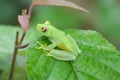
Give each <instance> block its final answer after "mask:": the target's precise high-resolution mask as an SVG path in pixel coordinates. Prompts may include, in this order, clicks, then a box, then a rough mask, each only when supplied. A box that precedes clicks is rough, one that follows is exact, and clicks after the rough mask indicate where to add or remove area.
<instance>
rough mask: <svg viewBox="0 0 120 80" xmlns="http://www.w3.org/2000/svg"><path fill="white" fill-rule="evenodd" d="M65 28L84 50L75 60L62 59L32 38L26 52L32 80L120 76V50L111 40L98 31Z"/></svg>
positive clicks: (92, 79)
mask: <svg viewBox="0 0 120 80" xmlns="http://www.w3.org/2000/svg"><path fill="white" fill-rule="evenodd" d="M65 32H67V33H69V34H71V36H72V37H73V38H74V39H75V40H76V42H77V44H78V45H79V48H80V49H81V51H82V53H81V54H80V55H79V56H78V58H77V59H76V60H74V61H72V62H69V61H68V62H67V61H59V60H56V59H54V58H52V57H48V56H46V55H45V54H44V53H43V52H42V51H41V50H37V49H35V47H36V46H37V45H36V43H35V41H33V43H32V44H31V45H30V48H29V49H28V52H27V55H26V57H27V59H26V67H27V68H26V69H27V73H28V79H29V80H120V52H119V51H117V50H116V48H115V47H114V46H113V45H112V44H110V43H109V42H108V41H107V40H105V39H104V38H103V37H102V36H101V35H100V34H99V33H97V32H95V31H91V30H88V31H87V30H66V31H65ZM37 40H39V41H43V42H44V40H45V39H44V40H42V39H41V37H40V38H38V39H37Z"/></svg>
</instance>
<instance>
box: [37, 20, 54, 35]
mask: <svg viewBox="0 0 120 80" xmlns="http://www.w3.org/2000/svg"><path fill="white" fill-rule="evenodd" d="M53 28H54V27H53V26H52V25H51V24H50V22H49V21H45V23H44V24H37V26H36V29H37V30H38V32H40V34H41V35H44V36H48V37H50V36H51V32H52V31H53Z"/></svg>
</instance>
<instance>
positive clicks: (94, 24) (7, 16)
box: [0, 0, 120, 80]
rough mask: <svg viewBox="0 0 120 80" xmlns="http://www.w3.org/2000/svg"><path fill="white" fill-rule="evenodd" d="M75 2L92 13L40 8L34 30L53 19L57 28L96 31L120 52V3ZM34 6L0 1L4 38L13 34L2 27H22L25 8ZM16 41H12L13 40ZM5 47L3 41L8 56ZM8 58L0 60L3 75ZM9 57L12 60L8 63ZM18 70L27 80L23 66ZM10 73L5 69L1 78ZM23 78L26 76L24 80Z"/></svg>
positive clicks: (35, 13) (114, 0)
mask: <svg viewBox="0 0 120 80" xmlns="http://www.w3.org/2000/svg"><path fill="white" fill-rule="evenodd" d="M71 1H73V2H75V3H77V4H78V5H79V6H82V7H84V8H86V9H88V10H89V11H90V13H89V14H88V13H85V12H82V11H79V10H75V9H71V8H66V7H55V6H36V7H35V8H34V9H33V12H32V18H31V22H30V26H31V27H33V29H34V28H35V26H36V24H38V23H43V22H44V21H46V20H49V21H51V23H52V24H53V25H54V26H56V27H58V28H60V29H63V30H64V29H69V28H76V29H84V30H88V29H91V30H95V31H98V32H100V33H101V34H102V35H103V37H105V38H106V39H107V40H108V41H109V42H111V43H112V44H113V45H114V46H116V47H117V49H119V50H120V35H119V34H120V0H77V1H76V0H71ZM30 3H31V0H12V1H11V0H0V29H1V30H0V31H1V32H0V37H2V36H4V33H5V32H9V30H7V31H6V30H5V29H3V30H2V28H1V26H2V27H8V25H11V26H12V27H13V28H16V27H18V26H19V24H18V22H17V16H18V15H19V14H21V10H22V9H24V8H27V9H28V8H29V5H30ZM8 28H9V27H8ZM13 34H14V33H13ZM8 36H9V35H8ZM13 38H14V37H13ZM13 38H9V39H11V40H12V39H13ZM8 41H9V40H7V39H6V42H8ZM12 42H14V41H12ZM11 44H12V43H11ZM13 44H14V43H13ZM6 45H8V46H9V44H7V43H6ZM2 46H3V43H2V42H1V41H0V52H1V51H3V53H4V52H5V50H3V49H2V48H1V47H2ZM10 49H11V48H10ZM11 50H12V49H11ZM11 53H12V52H11ZM4 58H5V59H4ZM4 58H2V59H1V60H0V73H1V72H2V71H3V69H4V68H5V67H4V66H7V67H8V65H10V61H9V58H10V59H11V57H9V56H7V57H4ZM6 58H7V59H8V60H6ZM19 59H21V58H19ZM19 59H18V61H19ZM7 61H9V62H7ZM6 63H7V65H4V66H3V65H1V64H6ZM21 65H22V67H24V66H25V65H24V61H22V63H21ZM21 65H19V66H21ZM17 69H18V70H21V72H19V73H20V74H21V75H16V76H17V77H18V79H19V80H24V79H27V78H26V76H24V75H22V74H26V73H25V71H24V69H23V68H21V67H17ZM17 69H16V70H17ZM22 70H23V71H22ZM8 71H9V69H8V68H6V69H4V73H2V74H0V76H2V77H1V78H0V80H5V79H6V78H5V77H4V75H7V73H6V72H8ZM16 72H17V71H16ZM20 76H24V77H23V78H22V79H21V78H20ZM18 79H17V80H18ZM15 80H16V78H15Z"/></svg>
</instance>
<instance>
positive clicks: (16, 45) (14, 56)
mask: <svg viewBox="0 0 120 80" xmlns="http://www.w3.org/2000/svg"><path fill="white" fill-rule="evenodd" d="M18 37H19V32H18V31H17V32H16V40H15V46H14V53H13V58H12V63H11V67H10V73H9V77H8V80H12V76H13V69H14V65H15V61H16V54H17V51H18Z"/></svg>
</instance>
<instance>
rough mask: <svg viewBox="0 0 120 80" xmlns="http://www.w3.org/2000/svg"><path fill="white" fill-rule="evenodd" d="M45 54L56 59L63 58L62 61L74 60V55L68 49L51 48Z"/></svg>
mask: <svg viewBox="0 0 120 80" xmlns="http://www.w3.org/2000/svg"><path fill="white" fill-rule="evenodd" d="M47 56H52V57H54V58H56V59H58V60H63V61H71V60H75V59H76V56H75V55H73V53H72V52H69V51H62V50H56V49H53V50H51V51H50V52H49V53H48V54H47Z"/></svg>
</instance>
